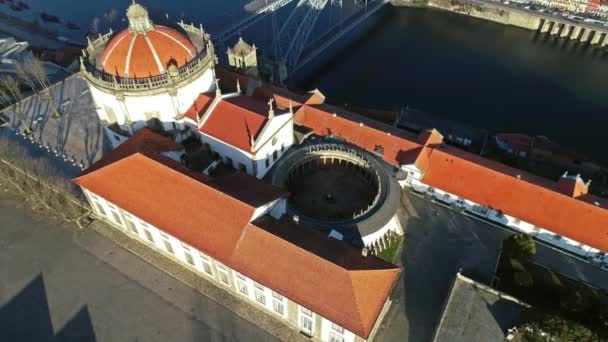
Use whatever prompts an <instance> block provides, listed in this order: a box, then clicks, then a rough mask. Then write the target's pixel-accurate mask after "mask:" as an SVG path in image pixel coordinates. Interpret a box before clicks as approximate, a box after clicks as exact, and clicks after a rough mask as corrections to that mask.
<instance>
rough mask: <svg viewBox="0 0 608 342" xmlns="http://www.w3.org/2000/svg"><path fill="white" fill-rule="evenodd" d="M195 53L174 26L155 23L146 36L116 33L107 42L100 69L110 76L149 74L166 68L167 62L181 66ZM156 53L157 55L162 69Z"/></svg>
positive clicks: (158, 72) (145, 75) (128, 32)
mask: <svg viewBox="0 0 608 342" xmlns="http://www.w3.org/2000/svg"><path fill="white" fill-rule="evenodd" d="M145 37H147V38H148V40H149V41H150V44H148V41H147V40H146V38H145ZM132 43H133V46H132V47H131V44H132ZM150 45H151V46H150ZM195 55H196V49H195V48H194V45H192V43H191V42H190V40H189V39H188V38H186V37H185V36H184V35H182V34H181V33H179V32H178V31H176V30H174V29H171V28H168V27H165V26H161V25H155V27H154V30H152V31H150V32H148V33H147V34H146V36H144V35H141V34H135V33H133V32H130V31H129V30H128V29H125V30H123V31H121V32H119V33H118V34H116V36H114V37H113V38H112V39H111V40H110V42H109V43H108V44H107V45H106V48H105V49H104V52H103V54H102V56H101V62H102V66H103V69H104V70H105V71H106V72H107V73H110V74H112V75H117V76H121V77H125V76H129V77H132V78H133V77H150V76H158V75H160V74H161V73H163V72H164V71H166V70H167V69H168V66H169V64H170V63H175V64H176V66H177V67H181V66H183V65H184V64H186V63H187V62H188V61H190V60H192V58H193V57H194V56H195ZM155 56H156V57H158V59H159V62H160V64H161V65H162V69H161V68H160V67H159V65H158V62H157V61H156V58H155ZM127 66H128V70H127ZM127 71H128V75H126V73H127Z"/></svg>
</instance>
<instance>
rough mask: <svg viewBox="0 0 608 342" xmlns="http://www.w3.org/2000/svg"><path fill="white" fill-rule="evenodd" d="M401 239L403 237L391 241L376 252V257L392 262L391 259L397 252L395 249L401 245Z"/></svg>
mask: <svg viewBox="0 0 608 342" xmlns="http://www.w3.org/2000/svg"><path fill="white" fill-rule="evenodd" d="M402 241H403V237H399V238H398V239H397V240H394V241H391V242H390V245H389V246H388V248H387V249H385V250H383V251H382V252H380V253H378V258H380V259H382V260H384V261H386V262H390V263H391V264H392V263H393V260H394V259H395V254H396V253H397V249H398V248H399V245H401V242H402Z"/></svg>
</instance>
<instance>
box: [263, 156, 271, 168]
mask: <svg viewBox="0 0 608 342" xmlns="http://www.w3.org/2000/svg"><path fill="white" fill-rule="evenodd" d="M264 164H265V165H266V168H268V167H269V166H270V154H268V155H266V159H265V160H264Z"/></svg>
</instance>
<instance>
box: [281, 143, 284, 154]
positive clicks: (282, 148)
mask: <svg viewBox="0 0 608 342" xmlns="http://www.w3.org/2000/svg"><path fill="white" fill-rule="evenodd" d="M283 152H285V145H284V144H281V153H283Z"/></svg>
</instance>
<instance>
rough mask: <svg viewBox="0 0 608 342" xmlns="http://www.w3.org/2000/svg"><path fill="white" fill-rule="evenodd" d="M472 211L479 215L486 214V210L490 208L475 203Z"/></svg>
mask: <svg viewBox="0 0 608 342" xmlns="http://www.w3.org/2000/svg"><path fill="white" fill-rule="evenodd" d="M473 211H474V212H476V213H478V214H480V215H487V214H488V212H489V211H490V209H488V208H486V207H484V206H481V205H476V206H474V207H473Z"/></svg>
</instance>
